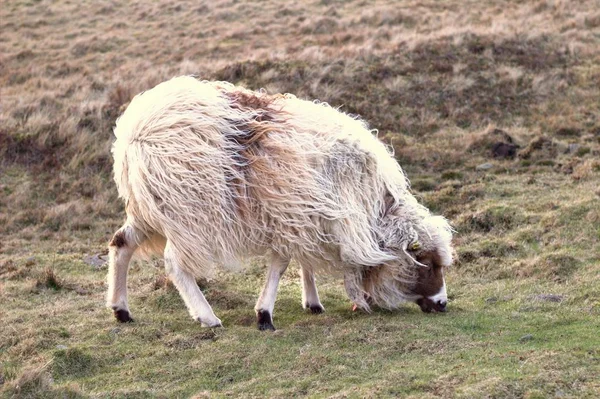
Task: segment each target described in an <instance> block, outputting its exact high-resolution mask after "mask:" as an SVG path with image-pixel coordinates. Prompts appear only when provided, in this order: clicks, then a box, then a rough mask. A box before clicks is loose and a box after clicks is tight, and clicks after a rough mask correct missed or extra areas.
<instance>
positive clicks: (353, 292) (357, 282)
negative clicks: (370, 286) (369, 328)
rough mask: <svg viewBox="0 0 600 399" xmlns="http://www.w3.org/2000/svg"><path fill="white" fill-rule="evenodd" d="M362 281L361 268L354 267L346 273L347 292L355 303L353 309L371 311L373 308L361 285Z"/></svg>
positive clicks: (345, 284) (345, 286)
mask: <svg viewBox="0 0 600 399" xmlns="http://www.w3.org/2000/svg"><path fill="white" fill-rule="evenodd" d="M361 283H362V273H361V272H360V271H359V270H357V269H352V270H349V271H347V272H346V273H345V274H344V288H346V293H347V294H348V297H349V298H350V300H351V301H352V303H353V304H354V307H353V309H357V308H360V309H363V310H365V311H367V312H370V311H371V309H370V307H369V303H368V302H367V300H366V298H365V292H364V290H363V289H362V287H361V285H362V284H361Z"/></svg>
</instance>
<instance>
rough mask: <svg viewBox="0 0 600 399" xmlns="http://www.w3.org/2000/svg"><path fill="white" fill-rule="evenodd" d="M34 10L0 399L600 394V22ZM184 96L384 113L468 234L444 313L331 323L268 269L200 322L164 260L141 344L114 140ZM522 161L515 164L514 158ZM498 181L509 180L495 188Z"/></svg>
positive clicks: (407, 5) (3, 147) (15, 135)
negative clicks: (271, 309) (220, 88)
mask: <svg viewBox="0 0 600 399" xmlns="http://www.w3.org/2000/svg"><path fill="white" fill-rule="evenodd" d="M256 4H257V3H250V2H248V1H244V0H242V1H235V2H231V1H228V0H215V1H213V2H210V4H208V3H207V4H205V5H199V4H197V2H195V1H191V0H190V1H188V0H181V1H179V2H177V4H171V3H168V2H165V1H161V2H158V3H156V4H153V5H142V4H138V3H135V2H121V3H118V4H117V3H114V2H108V1H103V0H100V1H99V2H98V1H97V2H90V1H87V0H84V1H82V2H79V3H77V4H74V3H72V2H71V3H69V2H45V1H20V2H11V3H10V4H7V5H6V6H4V5H3V6H2V7H0V29H1V31H2V34H1V35H0V37H1V38H0V54H2V59H1V60H0V65H1V67H0V101H1V106H0V396H1V397H6V398H56V397H67V398H87V397H127V398H147V397H160V398H163V397H164V398H171V397H190V396H195V397H225V396H229V397H230V396H234V397H282V398H284V397H285V398H288V397H337V398H342V397H351V398H354V397H356V398H358V397H411V398H453V397H458V398H552V397H557V398H581V397H584V398H585V397H589V398H597V397H600V350H599V349H598V348H600V342H599V341H600V338H599V336H600V334H599V333H598V332H599V331H600V325H599V324H600V285H599V284H598V282H599V281H600V206H599V204H600V189H599V188H598V187H600V161H599V159H600V158H599V157H600V114H599V112H598V98H600V85H599V82H600V67H599V65H600V37H599V36H598V27H599V26H600V14H599V13H598V10H597V9H596V8H597V7H594V4H593V2H557V1H537V2H519V1H512V0H508V1H504V0H502V1H500V0H492V1H486V2H470V3H469V4H468V6H465V4H464V2H458V1H451V0H448V1H439V2H422V1H401V2H391V1H385V0H378V1H376V2H369V3H368V4H367V3H366V2H361V1H344V2H340V1H325V0H323V1H313V2H310V3H305V2H301V3H298V2H291V1H287V2H283V3H282V2H281V1H278V2H274V1H262V2H260V4H259V6H257V5H256ZM180 74H196V75H198V76H199V77H201V78H206V79H222V80H228V81H231V82H232V83H236V84H242V85H246V86H247V87H249V88H252V89H259V88H261V87H263V88H266V89H267V90H268V91H269V92H286V91H287V92H291V93H294V94H296V95H298V96H299V97H301V98H309V99H314V98H318V99H320V100H322V101H326V102H329V103H330V104H332V105H333V106H341V107H342V110H344V111H346V112H350V113H354V114H359V115H361V116H362V117H363V118H364V119H365V120H367V121H368V122H369V124H370V125H371V126H372V127H373V128H378V129H379V133H378V136H379V137H380V138H381V139H382V140H383V141H385V142H386V143H388V144H389V145H390V146H391V147H392V148H393V150H394V153H395V156H396V158H397V159H398V161H399V163H400V164H401V165H402V167H403V168H404V170H405V171H406V173H407V175H408V177H409V178H410V180H411V181H412V188H413V191H414V192H415V194H416V195H417V197H418V198H419V199H420V200H421V201H422V202H423V203H424V204H425V205H426V206H428V207H429V208H430V209H431V210H432V211H433V212H435V213H438V214H443V215H445V216H446V217H447V218H448V219H450V221H451V223H452V225H453V226H454V227H455V228H456V230H457V231H456V235H455V241H454V244H455V248H456V252H457V258H458V259H457V261H456V262H455V265H454V266H453V267H452V268H450V269H449V270H448V273H447V283H448V294H449V298H450V303H449V311H448V313H445V314H423V313H421V311H420V310H419V309H418V307H417V306H416V305H412V304H406V305H405V306H404V307H402V308H401V309H399V310H398V311H395V312H388V311H381V310H376V311H375V312H373V313H372V314H363V313H360V312H359V313H356V312H352V311H351V304H350V302H349V300H348V299H347V297H346V295H345V292H344V289H343V287H342V283H341V281H340V280H338V279H335V278H333V277H327V276H319V280H318V284H319V289H320V293H321V297H322V300H323V303H324V305H325V307H326V313H325V314H323V315H312V314H308V313H305V312H304V311H303V310H302V309H301V306H300V282H299V277H298V270H297V268H296V267H295V266H292V267H291V269H290V270H288V272H287V274H286V275H285V276H284V278H283V281H282V284H281V287H280V291H279V297H278V300H277V303H276V307H275V315H274V319H275V320H274V322H275V325H276V327H277V328H278V330H277V331H276V332H274V333H271V332H260V331H258V330H257V329H256V327H255V316H254V311H253V307H254V303H255V301H256V299H257V296H258V293H259V291H260V289H261V287H262V284H263V281H264V274H265V271H266V270H265V267H264V264H263V263H264V261H263V260H262V259H257V260H255V261H253V262H252V263H251V264H249V265H247V267H246V268H245V270H244V271H241V272H237V273H222V274H220V275H218V276H217V277H218V278H217V279H216V280H215V281H213V282H210V283H208V284H206V283H204V282H203V283H202V284H201V286H202V289H203V290H204V292H205V294H206V297H207V299H208V300H209V302H210V303H211V304H212V305H213V307H214V310H215V312H216V314H217V316H218V317H219V318H221V320H222V321H223V323H224V326H225V327H224V328H222V329H213V330H211V329H203V328H201V327H200V326H199V324H198V323H195V322H193V321H192V320H191V319H190V318H189V316H188V315H187V312H186V310H185V307H184V304H183V302H182V300H181V299H180V297H179V295H178V293H177V292H176V290H175V289H174V288H173V286H172V284H170V283H169V282H168V281H167V280H166V279H165V277H164V271H163V270H162V262H161V261H160V260H152V261H149V262H140V263H135V264H134V265H132V268H131V277H130V281H129V290H130V305H131V310H132V313H133V317H134V319H135V322H134V323H130V324H118V323H117V322H116V321H115V320H114V318H113V316H112V312H111V311H109V310H107V309H105V308H104V295H105V290H106V286H105V276H106V273H107V270H106V266H105V265H104V266H100V267H98V266H92V265H90V264H88V263H86V262H85V259H86V257H88V256H89V255H104V254H105V252H106V245H107V242H108V240H109V239H110V237H111V236H112V234H113V233H114V231H115V230H116V229H117V228H118V227H119V226H120V225H121V223H122V221H123V218H124V211H123V205H122V203H121V201H120V200H119V199H118V198H117V193H116V189H115V186H114V184H113V182H112V177H111V167H112V165H111V162H112V161H111V157H110V145H111V142H112V140H113V135H112V127H113V126H114V122H115V120H116V118H117V117H118V115H119V114H120V113H121V112H122V111H123V109H124V107H125V106H126V105H127V104H128V102H129V101H130V99H131V98H132V96H133V95H135V94H136V93H138V92H139V91H141V90H145V89H148V88H150V87H152V86H154V85H155V84H157V83H159V82H160V81H163V80H166V79H168V78H170V77H172V76H175V75H180ZM498 142H503V143H505V144H506V143H511V144H514V145H516V146H518V147H517V148H516V150H515V151H516V154H513V155H515V156H514V157H512V155H511V156H507V157H506V158H502V156H497V155H498V154H494V153H493V149H494V148H495V147H494V146H495V145H496V144H498ZM484 163H489V164H490V166H491V167H490V168H487V169H485V168H483V169H482V168H478V166H480V165H482V164H484Z"/></svg>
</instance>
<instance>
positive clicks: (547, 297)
mask: <svg viewBox="0 0 600 399" xmlns="http://www.w3.org/2000/svg"><path fill="white" fill-rule="evenodd" d="M564 298H565V297H564V296H562V295H555V294H540V295H536V296H534V299H537V300H538V301H545V302H562V301H563V299H564Z"/></svg>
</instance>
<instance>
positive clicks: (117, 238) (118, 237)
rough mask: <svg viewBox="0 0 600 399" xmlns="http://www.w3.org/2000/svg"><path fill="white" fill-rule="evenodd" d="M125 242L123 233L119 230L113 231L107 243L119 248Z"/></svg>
mask: <svg viewBox="0 0 600 399" xmlns="http://www.w3.org/2000/svg"><path fill="white" fill-rule="evenodd" d="M126 244H127V241H125V233H123V232H122V231H120V230H119V231H117V232H116V233H115V235H114V236H113V238H112V240H110V243H108V245H110V246H113V247H117V248H121V247H123V246H125V245H126Z"/></svg>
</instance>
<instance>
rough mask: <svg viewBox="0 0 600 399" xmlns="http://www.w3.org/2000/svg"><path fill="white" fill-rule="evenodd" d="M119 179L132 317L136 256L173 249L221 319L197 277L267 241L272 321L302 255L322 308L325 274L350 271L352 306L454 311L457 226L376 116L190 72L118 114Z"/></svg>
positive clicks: (119, 283)
mask: <svg viewBox="0 0 600 399" xmlns="http://www.w3.org/2000/svg"><path fill="white" fill-rule="evenodd" d="M114 133H115V136H116V141H115V142H114V145H113V148H112V154H113V157H114V180H115V183H116V185H117V189H118V193H119V197H120V198H122V199H123V200H124V202H125V210H126V214H127V218H126V222H125V223H124V225H123V226H122V227H121V228H120V229H119V230H118V231H117V232H116V233H115V234H114V236H113V237H112V239H111V241H110V243H109V253H110V257H109V272H108V292H107V307H109V308H111V309H112V310H113V311H114V315H115V317H116V318H117V320H119V321H121V322H129V321H132V318H131V313H130V310H129V306H128V302H127V287H126V280H127V270H128V264H129V262H130V260H131V258H132V256H133V255H134V253H136V252H139V253H142V254H152V253H155V254H156V253H158V254H162V255H163V256H164V262H165V269H166V272H167V275H168V276H169V278H170V279H171V280H172V282H173V283H174V285H175V287H176V288H177V290H178V291H179V293H180V295H181V297H182V298H183V300H184V302H185V304H186V306H187V308H188V310H189V313H190V315H191V316H192V318H194V319H195V320H198V321H199V322H200V323H201V325H202V326H205V327H215V326H220V325H221V320H220V319H219V318H218V317H217V316H216V315H215V314H214V312H213V310H212V308H211V306H210V305H209V303H208V302H207V301H206V299H205V297H204V295H203V294H202V292H201V291H200V289H199V288H198V285H197V284H196V280H195V279H196V278H198V277H202V278H207V279H210V278H211V277H213V273H214V270H215V269H217V267H224V268H231V267H237V266H239V265H241V264H243V263H244V262H245V260H246V259H247V258H248V257H252V256H256V255H261V254H265V253H267V252H270V254H271V261H270V266H269V268H268V272H267V279H266V283H265V285H264V288H263V289H262V292H261V294H260V297H259V299H258V301H257V303H256V306H255V311H256V315H257V324H258V328H259V329H261V330H274V329H275V327H274V326H273V310H274V304H275V298H276V295H277V288H278V284H279V280H280V278H281V276H282V275H283V273H284V272H285V270H286V268H287V266H288V264H289V263H290V260H291V259H292V258H294V259H295V260H296V261H297V263H298V264H299V265H300V269H301V281H302V306H303V307H304V308H306V309H309V310H310V311H312V312H313V313H321V312H323V310H324V307H323V305H322V304H321V301H320V299H319V294H318V291H317V287H316V283H315V274H320V273H329V274H332V275H337V276H339V277H343V281H344V287H345V289H346V292H347V294H348V296H349V298H350V300H351V301H352V302H353V303H354V306H355V308H358V309H363V310H365V311H367V312H369V311H370V309H371V306H378V307H382V308H388V309H394V308H397V307H399V306H400V304H401V303H403V302H407V301H409V302H416V303H417V304H418V305H419V306H420V307H421V309H422V310H423V311H424V312H431V311H434V312H435V311H438V312H441V311H445V310H446V303H447V295H446V284H445V280H444V268H445V267H447V266H449V265H450V264H451V263H452V253H453V249H452V244H451V240H452V231H451V228H450V226H449V224H448V222H447V221H446V219H444V218H443V217H441V216H433V215H432V214H431V213H430V212H429V211H428V210H427V209H426V208H425V207H424V206H422V205H420V204H419V203H418V202H417V200H416V199H415V197H414V196H413V195H412V193H411V192H410V188H409V184H408V181H407V179H406V177H405V175H404V173H403V171H402V169H401V167H400V166H399V165H398V164H397V162H396V161H395V160H394V158H393V156H392V154H391V153H390V151H389V150H388V148H387V147H386V146H385V145H384V144H383V143H382V142H380V141H379V140H378V139H377V137H376V136H375V135H374V131H370V130H369V129H368V128H367V125H366V123H365V122H363V121H362V120H360V119H359V118H357V117H351V116H349V115H347V114H344V113H342V112H340V111H339V110H337V109H335V108H332V107H331V106H329V105H328V104H326V103H320V102H317V101H315V102H310V101H305V100H301V99H298V98H297V97H295V96H293V95H291V94H279V95H269V94H266V93H264V92H254V91H250V90H247V89H245V88H241V87H236V86H234V85H232V84H230V83H226V82H208V81H199V80H197V79H195V78H194V77H190V76H182V77H176V78H173V79H171V80H169V81H166V82H163V83H161V84H159V85H157V86H156V87H154V88H153V89H151V90H148V91H146V92H143V93H141V94H139V95H137V96H136V97H135V98H134V99H133V100H132V101H131V103H130V105H129V106H128V107H127V109H126V110H125V112H124V114H123V115H122V116H121V117H120V118H119V119H118V121H117V123H116V127H115V129H114Z"/></svg>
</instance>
